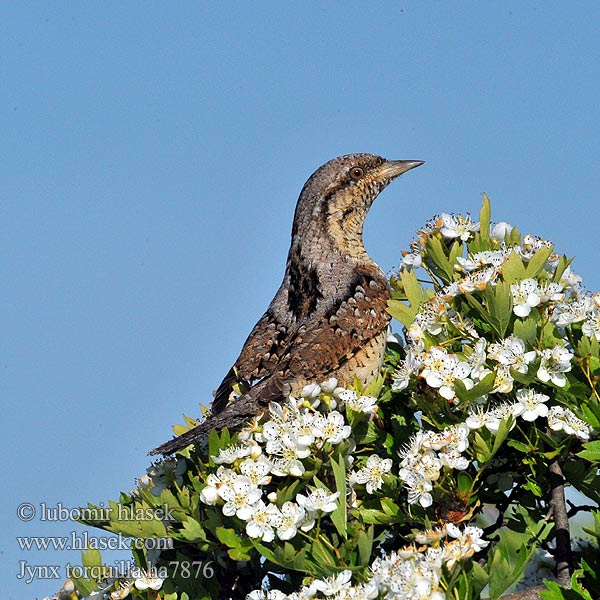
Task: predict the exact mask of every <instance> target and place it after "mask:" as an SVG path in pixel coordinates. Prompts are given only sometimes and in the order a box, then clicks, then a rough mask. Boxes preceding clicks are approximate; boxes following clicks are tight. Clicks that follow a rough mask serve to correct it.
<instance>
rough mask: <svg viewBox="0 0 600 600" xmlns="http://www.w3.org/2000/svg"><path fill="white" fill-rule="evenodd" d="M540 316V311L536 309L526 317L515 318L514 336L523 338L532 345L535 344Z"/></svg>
mask: <svg viewBox="0 0 600 600" xmlns="http://www.w3.org/2000/svg"><path fill="white" fill-rule="evenodd" d="M539 316H540V313H539V312H538V311H537V310H534V311H532V312H531V313H530V314H529V316H528V317H525V318H524V319H515V322H514V325H513V334H514V336H515V337H518V338H520V339H522V340H523V341H524V342H525V343H526V344H527V345H529V346H530V347H532V346H534V345H535V342H536V340H537V328H538V320H539ZM536 317H537V318H536Z"/></svg>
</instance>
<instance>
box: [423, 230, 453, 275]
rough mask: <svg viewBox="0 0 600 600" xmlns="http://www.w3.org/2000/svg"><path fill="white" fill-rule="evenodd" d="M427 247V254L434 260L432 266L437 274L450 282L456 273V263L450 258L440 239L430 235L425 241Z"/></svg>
mask: <svg viewBox="0 0 600 600" xmlns="http://www.w3.org/2000/svg"><path fill="white" fill-rule="evenodd" d="M425 249H426V251H427V255H428V256H429V258H430V259H431V260H432V261H433V264H432V265H431V266H432V267H433V270H434V272H435V273H436V275H438V276H439V277H441V278H442V279H443V280H444V281H445V282H446V283H449V282H450V281H451V280H452V275H453V274H454V265H453V264H452V263H450V261H449V260H448V257H447V256H446V253H445V252H444V247H443V246H442V242H441V241H440V239H439V238H437V237H435V236H430V237H429V238H428V239H427V242H426V243H425Z"/></svg>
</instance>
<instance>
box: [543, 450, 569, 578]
mask: <svg viewBox="0 0 600 600" xmlns="http://www.w3.org/2000/svg"><path fill="white" fill-rule="evenodd" d="M548 471H549V478H550V506H551V508H552V514H553V516H554V524H555V527H556V549H555V551H554V558H555V560H556V581H557V582H558V583H559V584H560V585H562V586H563V587H564V588H570V587H571V569H572V565H573V557H572V554H571V534H570V532H569V515H568V513H567V503H566V501H565V480H564V477H563V473H562V469H561V468H560V465H559V464H558V461H557V460H553V461H552V462H551V463H550V466H549V467H548Z"/></svg>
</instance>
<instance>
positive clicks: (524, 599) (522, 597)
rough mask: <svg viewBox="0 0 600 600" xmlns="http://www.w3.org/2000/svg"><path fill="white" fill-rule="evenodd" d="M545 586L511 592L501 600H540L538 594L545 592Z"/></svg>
mask: <svg viewBox="0 0 600 600" xmlns="http://www.w3.org/2000/svg"><path fill="white" fill-rule="evenodd" d="M547 589H548V588H547V587H546V586H545V585H536V586H534V587H530V588H526V589H524V590H520V591H518V592H513V593H512V594H508V595H507V596H502V598H501V600H541V596H540V592H542V591H544V590H547Z"/></svg>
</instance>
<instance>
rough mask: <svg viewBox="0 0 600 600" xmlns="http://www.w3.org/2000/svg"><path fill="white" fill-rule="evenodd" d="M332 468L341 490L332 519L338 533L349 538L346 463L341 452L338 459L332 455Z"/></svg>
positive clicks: (339, 490) (338, 487)
mask: <svg viewBox="0 0 600 600" xmlns="http://www.w3.org/2000/svg"><path fill="white" fill-rule="evenodd" d="M331 468H332V470H333V476H334V477H335V487H336V491H337V492H339V494H340V495H339V498H338V499H337V508H336V509H335V510H334V511H333V512H332V513H331V515H330V516H331V520H332V522H333V524H334V525H335V528H336V529H337V531H338V533H339V534H340V535H341V536H342V537H343V538H344V539H347V538H348V514H347V508H346V463H345V461H344V457H343V456H342V454H341V453H339V454H338V456H337V460H336V458H335V457H333V456H332V457H331Z"/></svg>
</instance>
